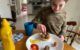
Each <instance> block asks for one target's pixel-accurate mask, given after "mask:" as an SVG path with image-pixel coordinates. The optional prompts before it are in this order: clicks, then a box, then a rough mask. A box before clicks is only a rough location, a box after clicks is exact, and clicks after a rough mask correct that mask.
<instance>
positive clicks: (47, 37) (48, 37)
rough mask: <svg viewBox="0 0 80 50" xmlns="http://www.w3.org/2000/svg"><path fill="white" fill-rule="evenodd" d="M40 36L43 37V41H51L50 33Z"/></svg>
mask: <svg viewBox="0 0 80 50" xmlns="http://www.w3.org/2000/svg"><path fill="white" fill-rule="evenodd" d="M40 36H41V39H42V40H49V39H50V34H49V33H46V34H44V33H42V34H40Z"/></svg>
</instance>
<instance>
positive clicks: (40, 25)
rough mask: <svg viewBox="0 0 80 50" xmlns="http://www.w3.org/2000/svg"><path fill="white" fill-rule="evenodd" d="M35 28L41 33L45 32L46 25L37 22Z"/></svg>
mask: <svg viewBox="0 0 80 50" xmlns="http://www.w3.org/2000/svg"><path fill="white" fill-rule="evenodd" d="M37 29H38V30H40V31H41V32H42V33H46V26H45V25H43V24H38V25H37Z"/></svg>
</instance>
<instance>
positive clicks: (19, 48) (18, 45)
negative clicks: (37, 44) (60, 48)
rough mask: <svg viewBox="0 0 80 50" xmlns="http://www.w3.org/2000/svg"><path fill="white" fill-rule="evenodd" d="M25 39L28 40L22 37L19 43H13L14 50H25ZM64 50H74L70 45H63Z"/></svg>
mask: <svg viewBox="0 0 80 50" xmlns="http://www.w3.org/2000/svg"><path fill="white" fill-rule="evenodd" d="M27 38H28V37H27V36H24V38H23V39H22V40H21V41H19V42H17V43H15V48H16V50H27V47H26V40H27ZM64 50H75V49H74V48H73V47H71V46H70V45H68V44H66V43H64Z"/></svg>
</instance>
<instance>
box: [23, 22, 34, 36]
mask: <svg viewBox="0 0 80 50" xmlns="http://www.w3.org/2000/svg"><path fill="white" fill-rule="evenodd" d="M24 27H25V32H26V35H28V36H31V35H32V31H33V29H34V23H33V22H27V23H25V24H24Z"/></svg>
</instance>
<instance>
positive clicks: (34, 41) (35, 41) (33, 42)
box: [30, 39, 40, 44]
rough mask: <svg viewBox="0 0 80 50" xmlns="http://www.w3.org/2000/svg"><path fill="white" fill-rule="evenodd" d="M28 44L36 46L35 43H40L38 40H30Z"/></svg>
mask: <svg viewBox="0 0 80 50" xmlns="http://www.w3.org/2000/svg"><path fill="white" fill-rule="evenodd" d="M30 42H31V43H32V44H36V43H38V42H40V40H37V39H35V40H33V39H30Z"/></svg>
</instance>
